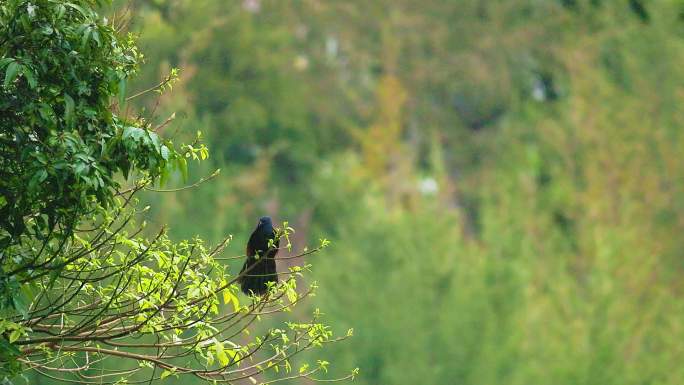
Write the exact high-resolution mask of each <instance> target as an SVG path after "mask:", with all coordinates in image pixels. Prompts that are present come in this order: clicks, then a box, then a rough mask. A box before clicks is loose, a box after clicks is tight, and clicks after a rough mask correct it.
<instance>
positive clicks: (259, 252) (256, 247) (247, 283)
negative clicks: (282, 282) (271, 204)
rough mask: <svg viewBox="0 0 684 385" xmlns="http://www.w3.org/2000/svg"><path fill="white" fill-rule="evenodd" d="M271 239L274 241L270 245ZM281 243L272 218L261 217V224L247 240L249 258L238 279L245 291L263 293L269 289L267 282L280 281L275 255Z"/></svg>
mask: <svg viewBox="0 0 684 385" xmlns="http://www.w3.org/2000/svg"><path fill="white" fill-rule="evenodd" d="M271 240H273V243H272V245H271V246H270V247H269V243H270V241H271ZM279 243H280V241H279V240H278V239H277V238H276V232H275V230H274V229H273V222H271V218H270V217H261V218H259V224H258V225H257V227H256V229H254V232H252V235H250V237H249V241H248V242H247V252H246V253H247V260H246V261H245V264H244V265H243V266H242V270H240V277H239V279H238V282H239V283H240V288H241V289H242V292H243V293H245V294H250V293H254V294H258V295H261V294H264V293H266V291H267V290H268V286H267V282H278V273H277V272H276V263H275V256H276V254H277V253H278V245H279Z"/></svg>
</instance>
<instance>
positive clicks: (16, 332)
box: [9, 329, 24, 344]
mask: <svg viewBox="0 0 684 385" xmlns="http://www.w3.org/2000/svg"><path fill="white" fill-rule="evenodd" d="M23 335H24V331H23V330H22V329H14V330H13V331H12V333H10V335H9V342H10V343H11V344H12V343H14V342H15V341H16V340H18V339H19V337H21V336H23Z"/></svg>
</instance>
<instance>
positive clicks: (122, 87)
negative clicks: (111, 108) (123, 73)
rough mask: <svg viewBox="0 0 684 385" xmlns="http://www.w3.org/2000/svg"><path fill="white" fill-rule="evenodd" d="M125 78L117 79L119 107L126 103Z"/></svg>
mask: <svg viewBox="0 0 684 385" xmlns="http://www.w3.org/2000/svg"><path fill="white" fill-rule="evenodd" d="M126 84H127V83H126V78H125V77H124V78H121V80H119V94H118V96H119V108H121V107H122V106H123V105H124V103H126Z"/></svg>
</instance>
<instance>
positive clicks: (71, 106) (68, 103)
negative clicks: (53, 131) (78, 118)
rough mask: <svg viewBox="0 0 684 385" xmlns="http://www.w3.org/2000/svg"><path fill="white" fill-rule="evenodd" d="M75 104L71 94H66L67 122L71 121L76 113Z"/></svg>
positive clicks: (65, 112)
mask: <svg viewBox="0 0 684 385" xmlns="http://www.w3.org/2000/svg"><path fill="white" fill-rule="evenodd" d="M74 105H75V103H74V99H73V98H72V97H71V96H69V94H64V120H66V121H67V122H70V121H71V117H72V116H73V115H74Z"/></svg>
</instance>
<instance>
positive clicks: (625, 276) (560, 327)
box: [115, 0, 684, 385]
mask: <svg viewBox="0 0 684 385" xmlns="http://www.w3.org/2000/svg"><path fill="white" fill-rule="evenodd" d="M115 4H116V3H115ZM118 5H120V6H121V7H128V8H129V15H130V17H131V20H130V29H131V30H133V31H137V32H138V33H140V36H141V41H140V45H141V49H142V51H143V52H144V53H145V55H146V58H147V64H146V65H145V66H144V67H143V69H142V73H141V76H140V77H139V78H138V79H137V80H136V81H137V83H136V84H137V86H136V87H133V90H132V92H135V91H137V90H142V89H145V88H148V87H150V86H151V85H153V84H156V83H157V82H159V81H160V79H162V78H163V77H164V76H165V75H166V74H167V73H168V71H169V69H170V68H173V67H180V68H181V69H182V73H181V80H180V82H179V83H177V84H176V85H175V87H174V89H173V92H171V93H169V94H167V95H164V96H163V97H162V98H161V99H160V100H159V102H157V101H156V98H155V97H154V95H152V96H149V97H147V98H141V99H139V100H138V101H137V104H138V107H140V108H144V109H146V111H148V112H152V111H154V113H155V115H157V116H158V117H159V120H164V119H166V118H167V117H168V116H169V115H170V114H171V113H172V112H174V111H175V113H176V119H175V121H174V123H173V124H170V125H169V126H167V127H166V128H165V130H166V131H165V132H164V135H166V136H173V135H176V137H180V138H182V137H184V136H187V137H192V136H193V135H194V133H195V131H197V130H201V131H202V132H203V133H204V137H205V140H206V143H207V146H208V147H209V148H210V150H211V157H210V159H209V160H208V161H206V162H204V163H203V164H201V165H200V166H196V167H195V169H194V172H192V173H191V175H192V176H193V177H195V178H196V179H198V178H199V177H201V176H202V175H207V174H210V173H211V172H212V171H213V170H214V169H216V168H221V169H222V172H221V174H220V176H219V177H218V178H216V179H214V180H212V181H211V182H208V183H205V184H203V185H201V186H200V187H199V188H196V189H192V190H187V191H182V192H179V193H174V194H154V195H152V196H150V197H149V199H150V201H153V203H154V205H153V207H152V212H151V214H150V218H149V219H150V221H151V222H153V223H154V224H156V225H161V224H164V223H168V224H169V225H170V227H171V231H172V234H173V235H174V236H175V237H177V238H182V237H190V236H193V235H195V234H199V235H201V236H202V237H204V238H206V239H208V240H210V241H217V240H219V239H220V238H221V237H222V236H223V235H225V234H233V235H234V236H235V238H234V242H233V244H232V246H231V248H230V250H229V252H230V253H233V254H235V255H239V254H241V253H242V252H243V251H242V248H243V245H244V243H245V242H246V237H247V236H248V234H249V232H250V231H251V230H252V228H253V227H254V226H255V224H256V221H257V218H258V217H259V216H261V215H266V214H267V215H272V216H273V217H274V219H276V220H278V221H280V222H282V221H284V220H288V221H289V222H290V224H291V225H292V226H293V227H295V228H296V230H297V233H296V238H295V239H294V243H295V248H298V249H301V248H303V247H305V246H306V245H316V244H317V243H318V240H319V238H323V237H326V238H328V239H331V240H332V241H333V245H332V246H331V247H330V248H329V249H327V250H326V251H325V252H324V253H322V254H320V255H317V256H315V257H313V258H311V259H310V260H308V261H307V262H311V263H313V264H314V274H313V275H310V277H313V278H315V279H316V280H317V281H318V282H319V285H320V290H319V292H318V295H317V296H316V297H315V298H313V300H311V301H309V304H308V306H309V307H310V308H314V307H319V308H321V310H322V311H323V313H325V314H326V320H327V322H329V323H331V324H332V325H333V326H334V327H335V329H336V330H337V331H338V332H339V333H344V332H345V331H346V330H347V329H348V328H350V327H353V328H354V329H355V336H354V337H353V338H352V339H350V340H348V341H346V342H344V343H341V344H335V345H334V346H330V347H329V348H328V349H326V350H325V351H324V352H323V353H320V358H325V359H327V360H329V361H331V363H332V368H331V370H332V371H335V372H336V373H346V372H347V370H348V369H350V368H353V367H356V366H358V367H360V368H361V374H360V376H359V378H358V379H357V380H356V381H357V383H358V384H362V385H366V384H368V385H371V384H373V385H377V384H388V385H389V384H462V385H467V384H478V385H483V384H487V385H494V384H507V385H510V384H521V385H522V384H553V385H560V384H597V385H605V384H682V383H683V381H684V366H682V365H681V363H682V362H683V359H684V345H683V344H682V341H684V300H682V298H681V297H682V294H684V285H683V282H684V281H683V280H682V275H683V273H684V251H683V250H684V236H682V233H683V230H684V162H683V160H682V155H681V154H682V151H684V134H683V132H682V125H683V124H684V114H683V112H682V109H681V101H682V100H684V65H683V64H684V2H682V1H676V0H669V1H666V0H650V1H649V0H624V1H622V0H611V1H608V0H603V1H602V0H558V1H552V0H508V1H494V0H491V1H489V0H487V1H481V0H479V1H478V0H452V1H449V0H421V1H412V0H373V1H367V0H349V1H333V0H297V1H289V0H288V1H285V0H268V1H267V0H244V1H242V0H240V1H235V0H232V1H225V0H146V1H133V2H130V3H128V4H126V3H124V2H119V3H118ZM191 178H192V177H191ZM179 183H180V182H179ZM299 262H301V261H299ZM284 265H285V263H284V262H283V263H282V264H281V266H284ZM299 311H300V312H302V314H303V313H305V312H306V311H308V310H301V309H300V310H299ZM296 316H297V314H295V317H296ZM192 381H193V379H184V380H183V383H184V384H195V382H192ZM172 382H173V380H172V381H170V382H169V383H172ZM197 383H199V382H197ZM298 383H301V382H298Z"/></svg>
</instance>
